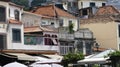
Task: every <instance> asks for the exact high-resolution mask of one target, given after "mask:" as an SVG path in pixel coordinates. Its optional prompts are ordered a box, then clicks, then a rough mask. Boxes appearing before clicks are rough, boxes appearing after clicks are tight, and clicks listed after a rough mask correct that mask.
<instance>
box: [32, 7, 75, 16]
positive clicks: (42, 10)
mask: <svg viewBox="0 0 120 67" xmlns="http://www.w3.org/2000/svg"><path fill="white" fill-rule="evenodd" d="M31 12H33V13H36V14H40V15H43V16H50V17H57V16H63V17H69V18H75V16H73V15H72V14H69V13H68V12H66V11H64V10H62V9H60V8H57V7H55V6H53V5H48V6H41V7H38V8H36V9H35V10H32V11H31Z"/></svg>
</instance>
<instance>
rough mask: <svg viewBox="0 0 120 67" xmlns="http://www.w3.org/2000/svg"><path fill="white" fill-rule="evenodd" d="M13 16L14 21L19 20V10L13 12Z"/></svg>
mask: <svg viewBox="0 0 120 67" xmlns="http://www.w3.org/2000/svg"><path fill="white" fill-rule="evenodd" d="M14 16H15V19H16V20H18V21H19V20H20V12H19V10H14Z"/></svg>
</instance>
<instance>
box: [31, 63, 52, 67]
mask: <svg viewBox="0 0 120 67" xmlns="http://www.w3.org/2000/svg"><path fill="white" fill-rule="evenodd" d="M30 66H32V67H51V65H49V64H32V65H30Z"/></svg>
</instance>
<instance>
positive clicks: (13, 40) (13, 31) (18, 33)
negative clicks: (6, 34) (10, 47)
mask: <svg viewBox="0 0 120 67" xmlns="http://www.w3.org/2000/svg"><path fill="white" fill-rule="evenodd" d="M15 31H17V32H15ZM18 36H19V38H18ZM21 39H22V37H21V29H15V28H13V29H12V42H16V43H21Z"/></svg>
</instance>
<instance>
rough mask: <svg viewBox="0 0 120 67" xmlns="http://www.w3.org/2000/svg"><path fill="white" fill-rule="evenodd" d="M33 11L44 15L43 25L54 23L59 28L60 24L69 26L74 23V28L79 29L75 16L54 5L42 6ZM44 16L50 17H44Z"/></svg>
mask: <svg viewBox="0 0 120 67" xmlns="http://www.w3.org/2000/svg"><path fill="white" fill-rule="evenodd" d="M32 13H35V14H38V15H42V16H43V18H42V20H41V21H42V22H41V25H52V26H54V27H55V28H58V27H60V26H63V27H68V26H69V24H70V23H73V24H74V30H75V31H76V30H77V29H78V22H77V18H76V17H75V16H73V15H72V14H70V13H68V12H66V11H64V10H62V9H60V8H57V7H55V6H53V5H47V6H41V7H39V8H37V9H36V10H33V11H32ZM44 16H48V17H45V18H44Z"/></svg>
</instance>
